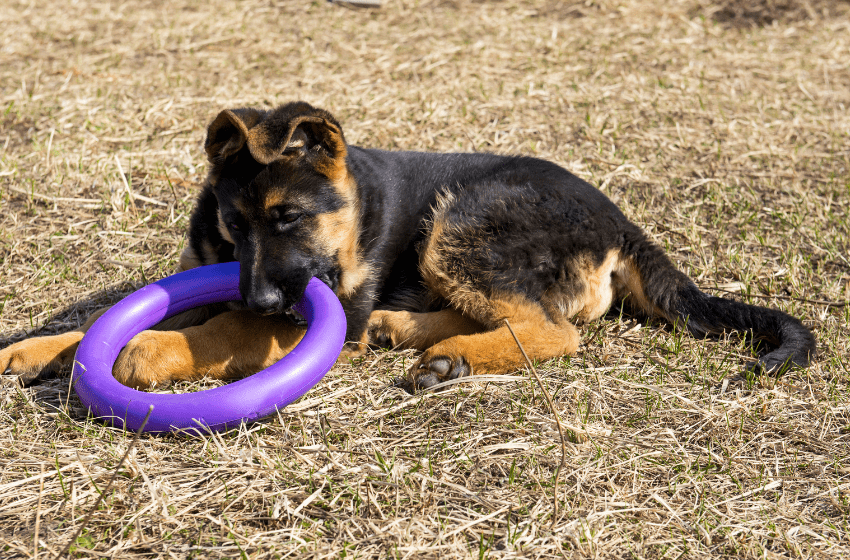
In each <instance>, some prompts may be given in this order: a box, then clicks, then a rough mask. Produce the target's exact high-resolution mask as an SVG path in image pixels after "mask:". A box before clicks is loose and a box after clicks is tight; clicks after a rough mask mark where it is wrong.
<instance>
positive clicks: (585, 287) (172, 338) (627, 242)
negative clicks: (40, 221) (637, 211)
mask: <svg viewBox="0 0 850 560" xmlns="http://www.w3.org/2000/svg"><path fill="white" fill-rule="evenodd" d="M205 151H206V154H207V156H208V159H209V175H208V177H207V179H206V182H205V183H204V185H203V188H202V190H201V193H200V195H199V197H198V200H197V204H196V207H195V209H194V211H193V214H192V216H191V220H190V226H189V233H188V245H187V247H186V249H185V251H184V252H183V253H182V255H181V257H180V261H179V267H178V269H179V270H185V269H189V268H193V267H196V266H200V265H205V264H211V263H220V262H228V261H239V263H240V277H239V291H240V294H241V297H242V301H241V302H239V303H238V304H237V305H235V306H230V307H226V306H208V307H206V308H202V309H199V310H192V311H189V312H186V313H184V314H182V315H178V316H177V317H175V318H173V319H170V320H168V321H166V322H165V323H164V324H162V325H160V327H159V328H162V329H164V330H149V331H143V332H141V333H139V334H138V335H137V336H136V337H134V338H133V339H132V340H131V341H130V343H129V344H128V345H127V346H126V347H125V348H124V349H123V350H122V352H121V354H120V355H119V357H118V359H117V360H116V363H115V366H114V370H113V371H114V374H115V376H116V378H117V379H118V380H119V381H121V382H122V383H124V384H126V385H129V386H132V387H139V388H145V387H149V386H150V385H151V384H157V385H163V384H166V383H168V382H171V381H177V380H192V379H198V378H201V377H203V376H210V377H214V378H233V377H238V376H243V375H246V374H250V373H253V372H256V371H258V370H260V369H262V368H264V367H267V366H269V365H271V364H272V363H274V362H275V361H277V360H279V359H280V358H281V357H282V356H284V355H285V354H286V353H287V352H289V351H290V350H291V349H292V348H294V346H295V345H296V344H297V343H298V341H299V340H300V339H301V337H302V335H303V333H304V325H303V323H299V321H298V320H297V318H294V319H293V317H292V316H291V315H292V314H291V313H290V308H291V307H292V305H293V304H294V303H295V302H297V301H298V300H299V298H300V297H301V296H302V295H303V293H304V290H305V288H306V286H307V282H308V281H309V280H310V278H311V277H313V276H315V277H317V278H319V279H320V280H322V281H323V282H324V283H325V284H327V285H328V286H330V287H331V289H333V291H334V292H335V293H336V294H337V296H338V297H339V299H340V302H341V303H342V307H343V309H344V310H345V315H346V319H347V333H346V340H347V341H349V342H347V344H346V347H345V348H344V350H343V352H342V354H341V359H348V358H352V357H356V356H358V355H361V354H362V353H363V352H365V351H366V349H368V347H369V345H371V344H378V345H381V346H388V347H393V348H414V349H417V350H421V351H422V354H421V356H420V357H419V359H418V361H417V362H416V363H415V364H414V365H413V366H412V367H411V368H410V369H409V371H408V372H407V374H406V377H405V378H403V379H402V380H401V381H400V383H399V385H400V386H401V387H403V388H404V389H406V390H407V391H409V392H414V391H417V390H421V389H427V388H430V387H433V386H435V385H437V384H439V383H442V382H445V381H448V380H451V379H455V378H458V377H462V376H467V375H472V374H479V373H505V372H509V371H513V370H516V369H518V368H520V367H522V365H523V364H524V363H525V362H524V358H523V356H522V354H521V352H520V349H519V348H518V346H517V345H516V344H515V342H514V340H513V337H512V334H511V333H510V330H509V328H508V326H507V325H506V320H508V321H509V322H510V324H511V325H512V327H513V329H514V331H515V333H516V335H517V337H518V339H519V340H520V341H521V342H522V344H523V346H524V348H525V350H526V351H527V354H528V355H529V357H530V358H531V359H533V360H546V359H549V358H555V357H559V356H564V355H570V354H573V353H575V352H576V349H577V348H578V345H579V333H578V330H577V329H576V326H575V325H576V324H581V323H585V322H587V321H592V320H594V319H597V318H599V317H601V316H602V315H603V314H605V313H606V311H607V310H608V309H609V307H610V306H611V305H612V303H614V302H617V301H620V300H625V302H626V303H627V304H629V305H631V306H633V307H635V308H637V310H639V311H640V312H643V313H646V314H648V315H650V316H652V317H660V318H663V319H665V320H667V321H669V322H670V323H673V324H675V325H678V326H679V327H682V328H686V329H687V330H688V331H690V333H692V334H693V335H695V336H697V337H705V336H707V335H716V334H720V333H725V332H728V331H738V332H741V333H744V334H745V335H746V336H751V337H753V338H754V339H757V340H764V341H766V342H767V343H768V345H769V348H770V351H768V352H767V353H764V354H763V355H762V356H761V357H760V358H758V360H757V361H756V362H754V363H752V364H750V366H749V367H750V368H751V369H753V370H755V371H757V372H773V373H777V374H778V373H781V372H783V371H784V370H786V369H787V368H789V367H791V366H800V367H805V366H807V365H808V364H809V362H810V360H811V359H812V358H813V356H814V355H815V346H816V344H815V338H814V336H813V335H812V333H811V332H810V331H809V329H808V328H806V327H805V326H804V325H803V324H802V323H801V322H800V321H799V320H798V319H796V318H794V317H791V316H789V315H787V314H785V313H783V312H781V311H777V310H774V309H768V308H764V307H757V306H753V305H748V304H745V303H741V302H737V301H733V300H729V299H724V298H719V297H713V296H710V295H707V294H705V293H703V292H701V291H700V290H699V289H698V288H697V287H696V285H695V284H694V283H693V281H691V279H690V278H688V277H687V276H686V275H685V274H683V273H682V272H680V271H679V270H677V269H676V268H675V266H674V265H673V264H672V262H671V261H670V260H669V258H668V257H667V256H666V255H665V254H664V252H663V251H662V250H661V248H660V247H659V246H658V245H656V244H655V243H653V242H652V241H650V240H649V238H648V237H647V236H646V234H644V233H643V231H642V230H641V229H640V228H638V227H637V226H636V225H634V224H633V223H631V222H630V221H629V220H628V219H627V218H626V217H625V216H624V215H623V214H622V212H620V210H619V209H618V208H617V207H616V206H615V205H614V204H613V203H612V202H611V201H610V200H609V199H608V198H607V197H606V196H605V195H603V194H602V193H601V192H600V191H599V190H597V189H596V188H595V187H593V186H592V185H590V184H589V183H587V182H585V181H583V180H581V179H579V178H578V177H576V176H575V175H573V174H571V173H570V172H568V171H567V170H565V169H563V168H561V167H559V166H557V165H555V164H553V163H550V162H547V161H544V160H541V159H535V158H530V157H521V156H503V155H493V154H487V153H445V154H439V153H421V152H392V151H384V150H377V149H366V148H361V147H357V146H353V145H348V144H347V143H346V141H345V138H344V136H343V131H342V127H341V126H340V124H339V123H338V122H337V120H336V119H335V118H334V117H333V116H332V115H331V114H330V113H329V112H327V111H325V110H322V109H318V108H315V107H312V106H311V105H309V104H307V103H304V102H294V103H289V104H285V105H282V106H280V107H278V108H276V109H274V110H258V109H250V108H241V109H233V110H225V111H222V112H221V113H220V114H219V115H218V116H217V117H216V118H215V120H213V121H212V123H211V124H210V125H209V128H208V130H207V137H206V142H205ZM96 316H97V314H96V315H95V316H93V317H92V318H90V319H89V321H87V322H86V324H85V325H83V326H82V327H81V328H80V329H77V330H76V331H72V332H69V333H64V334H60V335H57V336H50V337H43V338H34V339H29V340H24V341H21V342H18V343H16V344H13V345H11V346H9V347H7V348H5V349H4V350H2V351H0V371H11V372H12V373H13V374H17V375H18V376H19V377H20V379H21V380H22V381H23V382H25V383H30V382H32V381H34V380H35V379H37V378H38V377H39V376H41V375H43V374H45V373H47V372H50V371H57V370H59V369H61V368H62V367H65V366H67V365H68V364H69V363H70V361H71V360H72V359H73V353H74V351H75V349H76V346H77V343H78V342H79V340H80V339H81V338H82V336H83V333H84V332H85V330H86V329H87V328H88V326H89V325H91V324H92V322H93V320H94V318H96Z"/></svg>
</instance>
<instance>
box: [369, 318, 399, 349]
mask: <svg viewBox="0 0 850 560" xmlns="http://www.w3.org/2000/svg"><path fill="white" fill-rule="evenodd" d="M391 317H392V312H390V311H373V312H372V315H371V316H369V326H368V327H367V329H366V333H367V336H368V337H369V344H373V345H375V346H378V347H379V348H394V347H395V346H397V341H396V340H394V339H393V327H392V324H391V321H390V318H391Z"/></svg>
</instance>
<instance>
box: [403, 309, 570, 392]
mask: <svg viewBox="0 0 850 560" xmlns="http://www.w3.org/2000/svg"><path fill="white" fill-rule="evenodd" d="M486 308H487V309H486V312H485V313H484V314H483V316H481V317H480V318H481V319H482V320H484V321H485V327H486V328H487V329H488V330H485V331H484V332H478V333H475V334H463V335H459V336H453V337H450V338H446V339H444V340H442V341H440V342H437V343H435V344H433V345H432V346H430V347H428V348H427V349H426V350H425V352H424V353H423V354H422V356H421V358H420V359H419V361H418V362H417V363H416V364H414V366H413V367H412V368H411V369H410V370H409V372H408V376H407V379H406V380H404V381H403V382H402V383H401V386H402V387H404V388H405V389H406V390H408V391H410V392H413V391H416V390H418V389H426V388H428V387H431V386H433V385H436V384H437V383H441V382H443V381H448V380H450V379H455V378H457V377H463V376H466V375H470V374H472V373H476V374H481V373H506V372H509V371H513V370H515V369H517V368H520V367H522V366H523V365H524V363H525V359H524V358H523V356H522V352H521V351H520V349H519V347H518V346H517V344H516V341H515V340H514V338H513V335H511V333H510V330H509V329H508V327H507V325H506V324H505V321H504V320H505V319H507V320H508V321H509V322H510V324H511V327H512V328H513V330H514V332H515V333H516V335H517V338H518V339H519V341H520V342H521V343H522V345H523V348H524V349H525V351H526V353H527V354H528V356H529V357H530V358H531V359H532V360H546V359H550V358H554V357H558V356H563V355H566V354H573V353H575V351H576V349H577V348H578V344H579V333H578V331H577V330H576V328H575V327H574V326H573V325H572V324H571V323H569V322H568V321H562V322H558V323H556V322H553V321H552V320H551V319H550V318H549V317H548V316H547V314H546V313H545V312H544V310H543V308H542V307H541V306H540V305H539V304H537V303H535V302H532V301H530V300H528V299H526V298H524V297H522V296H517V295H510V294H506V295H504V296H501V297H498V298H490V299H488V301H487V304H486Z"/></svg>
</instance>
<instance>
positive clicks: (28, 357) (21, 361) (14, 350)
mask: <svg viewBox="0 0 850 560" xmlns="http://www.w3.org/2000/svg"><path fill="white" fill-rule="evenodd" d="M107 309H108V307H105V308H103V309H99V310H98V311H95V312H94V313H93V314H92V315H91V316H90V317H89V318H88V319H87V320H86V322H85V323H84V324H83V325H82V326H81V327H79V328H78V329H74V330H73V331H70V332H66V333H62V334H57V335H54V336H42V337H39V338H28V339H26V340H22V341H20V342H17V343H15V344H12V345H11V346H7V347H6V348H4V349H3V350H0V373H3V372H5V371H6V369H7V368H11V369H12V371H14V372H16V373H18V374H19V375H20V379H21V381H22V382H23V383H29V382H30V381H32V380H34V379H36V378H37V377H38V376H39V374H40V373H41V372H42V370H44V369H46V368H49V369H50V370H52V371H60V370H62V369H63V368H66V367H68V366H70V365H71V360H73V359H74V354H76V352H77V346H79V344H80V341H81V340H82V339H83V335H84V334H85V333H86V331H88V330H89V328H90V327H91V326H92V325H93V324H94V322H95V321H96V320H97V318H98V317H100V316H101V315H103V314H104V313H105V312H106V310H107Z"/></svg>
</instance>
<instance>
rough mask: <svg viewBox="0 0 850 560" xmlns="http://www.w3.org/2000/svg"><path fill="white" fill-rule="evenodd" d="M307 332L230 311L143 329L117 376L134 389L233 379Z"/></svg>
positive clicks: (253, 369)
mask: <svg viewBox="0 0 850 560" xmlns="http://www.w3.org/2000/svg"><path fill="white" fill-rule="evenodd" d="M303 336H304V329H301V328H298V327H296V326H294V325H292V324H290V323H288V322H286V321H283V320H280V319H277V318H274V317H260V316H258V315H255V314H253V313H251V312H248V311H229V312H226V313H222V314H220V315H216V316H215V317H213V318H212V319H210V320H209V321H207V322H206V323H204V324H202V325H199V326H195V327H188V328H185V329H182V330H179V331H142V332H141V333H139V334H137V335H136V336H135V337H133V339H132V340H131V341H130V342H129V343H128V344H127V346H126V347H125V348H124V350H122V351H121V354H120V355H119V356H118V359H117V360H116V361H115V366H114V368H113V374H114V375H115V378H116V379H117V380H118V381H120V382H121V383H123V384H125V385H128V386H130V387H136V388H147V387H149V386H150V385H152V384H163V383H165V382H168V381H180V380H187V381H189V380H197V379H201V378H203V377H205V376H206V377H211V378H214V379H230V378H234V377H240V376H243V375H247V374H251V373H255V372H257V371H259V370H261V369H263V368H266V367H269V366H270V365H272V364H273V363H275V362H276V361H278V360H279V359H280V358H282V357H283V356H285V355H286V354H287V353H289V352H290V351H291V350H292V349H293V348H295V346H296V345H297V344H298V342H299V341H300V340H301V338H302V337H303Z"/></svg>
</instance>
